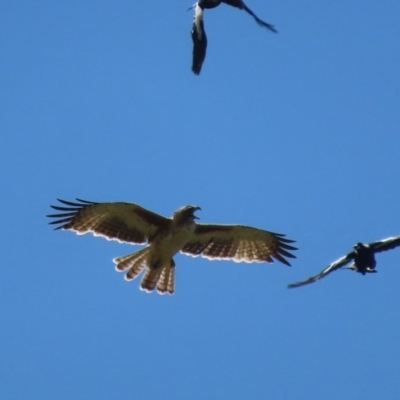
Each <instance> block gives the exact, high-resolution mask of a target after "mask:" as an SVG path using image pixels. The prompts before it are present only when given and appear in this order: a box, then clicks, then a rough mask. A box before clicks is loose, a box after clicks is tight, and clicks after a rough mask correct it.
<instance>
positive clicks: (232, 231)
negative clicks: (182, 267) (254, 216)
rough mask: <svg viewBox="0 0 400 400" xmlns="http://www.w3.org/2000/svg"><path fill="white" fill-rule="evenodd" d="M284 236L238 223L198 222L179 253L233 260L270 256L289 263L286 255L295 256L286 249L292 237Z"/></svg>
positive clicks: (290, 247) (291, 247)
mask: <svg viewBox="0 0 400 400" xmlns="http://www.w3.org/2000/svg"><path fill="white" fill-rule="evenodd" d="M284 236H285V235H282V234H279V233H273V232H268V231H264V230H261V229H257V228H252V227H249V226H242V225H206V224H198V225H197V226H196V231H195V233H194V235H193V237H192V238H191V240H190V241H189V242H188V243H187V244H186V245H185V246H184V247H183V248H182V250H181V252H182V253H184V254H189V255H191V256H194V257H196V256H199V255H201V256H203V257H205V258H208V259H211V260H213V259H217V260H234V261H236V262H241V261H244V262H248V263H251V262H264V261H265V262H269V263H271V262H273V261H274V260H273V259H274V258H275V259H277V260H278V261H280V262H281V263H283V264H286V265H289V266H290V263H289V262H288V261H287V260H286V258H285V257H287V258H296V257H295V256H294V255H293V254H291V253H290V252H289V251H288V250H296V247H294V246H291V245H289V244H288V243H293V242H294V241H293V240H290V239H286V238H285V237H284Z"/></svg>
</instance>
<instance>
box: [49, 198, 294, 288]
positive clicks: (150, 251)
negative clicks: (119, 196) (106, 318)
mask: <svg viewBox="0 0 400 400" xmlns="http://www.w3.org/2000/svg"><path fill="white" fill-rule="evenodd" d="M58 200H59V201H60V202H61V203H62V204H64V205H66V206H67V207H65V206H51V207H52V208H54V209H55V210H59V211H62V213H60V214H51V215H48V217H51V218H56V220H55V221H52V222H50V224H56V225H57V224H58V227H57V228H56V229H69V230H72V231H75V232H77V233H78V234H84V233H87V232H92V233H93V234H94V235H95V236H103V237H105V238H106V239H109V240H118V241H120V242H126V243H134V244H146V243H147V244H148V245H147V246H146V247H144V248H143V249H141V250H139V251H136V252H134V253H131V254H128V255H126V256H122V257H117V258H115V259H114V262H115V264H116V269H117V271H126V275H125V278H126V280H132V279H135V278H136V277H137V276H138V275H139V274H140V273H141V271H142V270H145V271H146V272H145V273H144V275H143V279H142V282H141V284H140V286H141V289H143V290H145V291H147V292H151V291H152V290H154V289H155V288H156V287H157V290H158V292H159V293H166V292H168V293H173V292H174V290H175V288H174V274H175V262H174V260H173V258H172V257H173V256H174V255H175V254H176V253H178V252H179V251H180V252H181V253H183V254H187V255H191V256H193V257H197V256H199V255H201V256H203V257H205V258H209V259H217V260H233V261H236V262H241V261H245V262H248V263H250V262H269V263H271V262H273V261H274V260H273V258H275V259H277V260H278V261H280V262H281V263H283V264H286V265H290V264H289V262H288V261H287V260H286V258H285V257H289V258H295V256H294V255H293V254H291V253H289V251H288V250H296V248H295V247H293V246H291V245H289V244H288V243H293V240H289V239H286V238H285V237H284V236H285V235H281V234H279V233H273V232H268V231H264V230H261V229H256V228H251V227H249V226H242V225H211V224H196V223H195V220H196V219H198V217H197V216H196V215H194V213H195V212H196V211H197V210H200V207H196V206H184V207H181V208H179V209H178V210H176V211H175V212H174V214H173V216H172V218H165V217H163V216H161V215H159V214H156V213H154V212H152V211H149V210H146V209H145V208H143V207H141V206H139V205H137V204H133V203H93V202H90V201H85V200H80V199H77V201H78V202H77V203H74V202H70V201H65V200H60V199H58Z"/></svg>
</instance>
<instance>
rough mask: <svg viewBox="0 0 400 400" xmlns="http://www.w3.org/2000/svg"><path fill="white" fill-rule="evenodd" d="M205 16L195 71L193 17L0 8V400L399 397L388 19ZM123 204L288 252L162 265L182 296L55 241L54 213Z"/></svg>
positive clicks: (81, 246)
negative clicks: (382, 244) (191, 216)
mask: <svg viewBox="0 0 400 400" xmlns="http://www.w3.org/2000/svg"><path fill="white" fill-rule="evenodd" d="M247 4H248V6H249V7H250V8H252V9H253V11H254V12H256V13H257V14H258V15H259V16H260V17H261V18H263V19H265V20H266V21H268V22H270V23H273V24H274V25H275V26H276V27H277V29H278V30H279V34H278V35H275V34H273V33H270V32H268V31H267V30H265V29H262V28H260V27H259V26H257V24H255V22H254V20H253V19H252V18H251V17H250V16H248V15H247V14H246V13H244V12H241V11H239V10H235V9H231V8H230V7H228V6H226V5H221V6H220V7H218V8H217V9H215V10H209V11H206V13H205V26H206V30H207V35H208V41H209V43H208V53H207V58H206V60H205V63H204V65H203V70H202V73H201V75H200V76H195V75H193V74H192V73H191V70H190V65H191V51H192V43H191V38H190V33H189V32H190V28H191V23H192V13H190V12H189V13H186V11H185V10H186V8H188V7H189V6H190V5H191V3H190V2H182V1H175V2H170V3H169V4H168V5H167V3H165V2H158V3H157V2H150V1H146V2H137V1H113V2H111V1H99V0H98V1H73V0H72V1H68V2H53V1H36V2H31V1H19V2H6V1H3V2H1V3H0V5H1V10H0V37H1V43H0V46H1V48H0V51H1V61H0V69H1V70H0V72H1V73H0V85H1V96H0V102H1V103H0V118H1V127H2V146H0V156H1V160H2V168H1V170H0V177H1V182H2V186H3V195H2V196H1V199H0V201H1V209H2V214H3V216H2V217H3V229H2V232H3V233H2V234H1V241H2V249H3V250H2V256H3V257H2V258H3V266H2V268H1V269H0V275H1V276H0V302H1V304H2V307H1V309H2V313H1V316H2V326H3V329H1V330H0V354H1V360H2V361H1V363H0V375H1V381H2V384H1V387H0V395H1V397H2V398H7V399H27V398H29V399H54V398H57V399H61V400H63V399H72V398H73V399H89V398H93V399H94V398H95V399H114V398H121V399H128V398H129V399H131V398H135V399H136V398H137V399H154V398H158V397H160V398H161V397H162V398H164V399H174V400H179V399H221V398H228V399H266V398H268V399H277V400H279V399H307V400H313V399H321V398H324V399H327V400H329V399H339V398H340V399H355V398H362V399H364V400H369V399H371V400H372V399H374V400H375V399H377V398H384V399H386V400H391V399H398V398H399V396H400V385H399V381H398V377H399V373H400V363H399V359H400V345H399V343H400V341H399V337H400V323H399V322H400V315H399V308H398V300H399V298H398V282H399V281H400V265H399V264H400V250H399V249H397V250H393V251H391V252H386V253H382V254H379V255H378V270H379V273H378V274H374V275H370V276H365V277H363V276H361V275H358V274H355V273H352V272H350V271H339V272H336V273H334V274H332V275H330V276H329V277H327V278H326V279H324V280H322V281H320V282H318V283H316V284H313V285H310V286H306V287H303V288H299V289H293V290H288V289H287V288H286V285H287V283H289V282H292V281H296V280H298V279H301V278H305V277H307V276H309V275H311V274H314V273H316V272H318V271H319V270H320V269H322V268H323V267H324V266H326V265H327V264H329V263H330V262H331V261H333V260H335V259H336V258H338V257H340V256H341V255H343V254H345V253H346V252H348V251H349V250H350V249H351V247H352V245H353V244H354V243H355V242H358V241H363V242H370V241H374V240H378V239H383V238H386V237H389V236H394V235H399V234H400V228H399V206H398V204H399V198H400V185H399V178H400V167H399V166H400V163H399V148H400V136H399V126H400V113H399V109H400V108H399V106H400V73H399V71H400V53H399V51H398V49H399V48H400V25H399V20H398V16H399V15H400V5H399V4H398V3H396V2H393V1H383V2H379V3H378V2H376V1H364V2H348V1H341V0H339V1H336V2H330V3H329V4H328V3H327V2H322V3H318V4H316V3H315V2H302V3H300V2H296V1H283V2H282V1H281V2H274V1H269V2H263V1H261V0H251V1H250V0H248V2H247ZM57 197H59V198H64V199H67V200H73V199H74V198H75V197H80V198H83V199H87V200H93V201H100V202H101V201H130V202H135V203H138V204H141V205H143V206H144V207H147V208H149V209H151V210H154V211H156V212H158V213H161V214H163V215H166V216H169V215H171V214H172V212H173V211H174V210H175V209H177V208H178V207H180V206H182V205H185V204H196V205H199V206H201V207H202V211H201V212H199V213H198V214H199V216H200V217H201V222H204V223H210V222H215V223H239V224H245V225H252V226H256V227H259V228H263V229H267V230H272V231H276V232H281V233H285V234H287V235H288V237H289V238H293V239H296V240H297V245H298V247H299V251H298V252H297V256H298V258H297V259H296V260H294V261H293V263H292V267H291V268H289V267H286V266H284V265H282V264H278V263H274V264H251V265H249V264H236V263H233V262H216V261H214V262H211V261H208V260H204V259H200V258H196V259H193V258H190V257H186V256H183V255H177V257H176V259H175V260H176V263H177V270H176V293H175V294H174V295H173V296H159V295H157V294H155V293H153V294H150V295H149V294H146V293H144V292H141V291H140V290H139V288H138V287H139V282H138V281H137V280H136V281H133V282H130V283H127V282H125V281H124V279H123V275H121V274H118V273H117V272H115V270H114V264H113V263H112V259H113V258H114V257H116V256H120V255H124V254H127V253H130V252H132V251H133V250H135V249H139V247H132V246H129V245H126V244H125V245H122V244H119V243H116V242H107V241H105V240H103V239H100V238H95V237H93V236H91V235H85V236H77V235H75V234H73V233H71V232H64V231H61V232H60V231H57V232H54V231H53V230H52V229H51V227H50V226H49V225H47V222H48V221H47V220H46V218H45V214H48V213H49V212H50V208H49V205H50V204H55V199H56V198H57Z"/></svg>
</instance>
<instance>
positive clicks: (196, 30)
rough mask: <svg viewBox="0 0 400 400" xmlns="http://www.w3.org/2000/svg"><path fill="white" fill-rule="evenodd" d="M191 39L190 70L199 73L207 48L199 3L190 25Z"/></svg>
mask: <svg viewBox="0 0 400 400" xmlns="http://www.w3.org/2000/svg"><path fill="white" fill-rule="evenodd" d="M191 34H192V40H193V62H192V71H193V72H194V73H195V74H196V75H199V74H200V71H201V67H202V65H203V62H204V59H205V58H206V50H207V35H206V31H205V30H204V21H203V10H202V8H201V7H199V5H196V6H195V13H194V19H193V27H192V32H191Z"/></svg>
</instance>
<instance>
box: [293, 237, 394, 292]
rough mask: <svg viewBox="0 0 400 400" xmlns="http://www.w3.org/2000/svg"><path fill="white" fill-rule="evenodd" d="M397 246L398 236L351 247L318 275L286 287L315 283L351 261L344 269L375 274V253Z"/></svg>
mask: <svg viewBox="0 0 400 400" xmlns="http://www.w3.org/2000/svg"><path fill="white" fill-rule="evenodd" d="M398 246H400V236H394V237H390V238H387V239H383V240H380V241H378V242H372V243H368V244H363V243H357V244H355V245H354V246H353V248H354V250H353V251H351V252H350V253H348V254H346V255H345V256H343V257H341V258H339V259H338V260H336V261H334V262H333V263H332V264H330V265H329V266H328V267H326V268H325V269H324V270H322V271H321V272H320V273H319V274H317V275H315V276H311V277H310V278H307V279H305V280H303V281H300V282H295V283H291V284H289V285H288V287H289V288H294V287H298V286H302V285H307V284H308V283H313V282H316V281H318V280H320V279H321V278H324V277H325V276H326V275H328V274H330V273H331V272H332V271H336V270H337V269H339V268H342V267H344V266H345V265H346V264H348V263H349V262H351V261H353V262H352V263H351V264H350V265H349V266H348V267H346V268H347V269H352V270H354V271H356V272H359V273H361V274H363V275H365V274H368V273H374V272H377V271H376V270H375V267H376V260H375V253H380V252H381V251H386V250H391V249H394V248H395V247H398Z"/></svg>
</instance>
